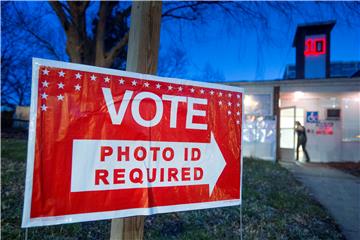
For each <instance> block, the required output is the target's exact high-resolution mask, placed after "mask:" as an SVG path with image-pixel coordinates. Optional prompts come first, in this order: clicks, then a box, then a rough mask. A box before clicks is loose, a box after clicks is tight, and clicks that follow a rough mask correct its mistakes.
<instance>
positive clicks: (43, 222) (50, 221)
mask: <svg viewBox="0 0 360 240" xmlns="http://www.w3.org/2000/svg"><path fill="white" fill-rule="evenodd" d="M41 66H48V67H55V68H67V69H71V70H81V71H89V72H90V71H91V72H95V73H100V74H102V73H103V74H112V75H120V76H126V77H130V78H140V79H144V80H149V81H151V80H154V81H160V82H164V83H174V84H178V83H179V82H181V84H184V85H191V86H198V87H206V88H215V89H221V90H227V91H234V92H239V93H241V96H242V99H241V101H242V102H243V101H244V90H243V89H242V88H239V87H234V86H229V85H223V84H216V83H208V82H198V81H191V80H184V79H176V78H166V77H158V76H153V75H148V74H140V73H133V72H126V71H121V70H115V69H108V68H101V67H94V66H89V65H83V64H76V63H68V62H60V61H54V60H46V59H40V58H33V59H32V85H31V104H30V118H29V138H28V148H27V165H26V178H25V194H24V195H25V197H24V205H23V206H24V207H23V218H22V225H21V226H22V227H23V228H27V227H36V226H48V225H55V224H64V223H75V222H85V221H96V220H105V219H113V218H122V217H129V216H135V215H145V216H147V215H152V214H157V213H167V212H179V211H189V210H200V209H207V208H215V207H227V206H236V205H241V198H242V194H241V189H242V172H243V156H242V152H243V151H240V152H241V156H240V161H241V168H240V198H239V199H233V200H225V201H224V200H222V201H211V202H202V203H191V204H179V205H171V206H161V207H152V208H135V209H127V210H116V211H106V212H92V213H81V214H69V215H62V216H55V217H54V216H53V217H39V218H30V211H31V197H32V183H33V172H34V156H35V139H36V119H37V99H38V84H39V83H38V79H39V69H40V67H41ZM242 111H243V109H242ZM242 122H244V114H242ZM241 126H242V124H241ZM241 133H242V131H241ZM242 146H243V140H242V138H241V147H242Z"/></svg>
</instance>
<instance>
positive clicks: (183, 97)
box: [22, 59, 243, 227]
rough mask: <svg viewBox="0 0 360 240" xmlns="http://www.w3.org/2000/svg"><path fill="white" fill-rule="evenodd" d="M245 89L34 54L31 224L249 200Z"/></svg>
mask: <svg viewBox="0 0 360 240" xmlns="http://www.w3.org/2000/svg"><path fill="white" fill-rule="evenodd" d="M242 99H243V93H242V90H241V89H239V88H236V87H231V86H226V85H218V84H212V83H204V82H194V81H187V80H182V79H170V78H162V77H157V76H150V75H145V74H137V73H130V72H124V71H118V70H112V69H105V68H98V67H91V66H85V65H79V64H71V63H64V62H56V61H49V60H43V59H34V60H33V76H32V95H31V107H30V127H29V143H28V158H27V172H26V189H25V200H24V212H23V223H22V226H23V227H31V226H44V225H51V224H61V223H71V222H80V221H91V220H100V219H111V218H119V217H127V216H135V215H150V214H156V213H165V212H175V211H186V210H193V209H204V208H213V207H223V206H232V205H238V204H240V203H241V170H242V156H241V124H242V112H243V110H242V106H243V105H242Z"/></svg>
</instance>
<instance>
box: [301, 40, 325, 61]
mask: <svg viewBox="0 0 360 240" xmlns="http://www.w3.org/2000/svg"><path fill="white" fill-rule="evenodd" d="M325 53H326V38H325V37H322V38H308V39H306V40H305V51H304V55H305V56H306V57H308V56H319V55H323V54H325Z"/></svg>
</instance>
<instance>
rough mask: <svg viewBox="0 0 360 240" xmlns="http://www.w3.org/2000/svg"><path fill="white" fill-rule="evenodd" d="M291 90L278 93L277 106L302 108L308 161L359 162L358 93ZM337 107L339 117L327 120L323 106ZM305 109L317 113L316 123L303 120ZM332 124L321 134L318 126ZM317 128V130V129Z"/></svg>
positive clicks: (359, 125)
mask: <svg viewBox="0 0 360 240" xmlns="http://www.w3.org/2000/svg"><path fill="white" fill-rule="evenodd" d="M294 95H295V93H294V92H286V93H282V94H281V95H280V101H281V107H282V108H283V107H296V108H302V109H303V110H304V116H302V119H303V121H302V124H303V125H304V126H305V128H306V129H307V139H308V141H307V150H308V152H309V155H310V158H311V161H312V162H344V161H352V162H360V138H357V137H356V136H358V135H360V95H359V93H358V92H335V93H316V92H312V93H309V92H304V93H303V96H302V97H301V98H300V99H299V98H297V99H296V98H295V96H294ZM335 108H339V109H340V119H339V120H327V117H326V113H327V109H335ZM306 112H318V114H319V121H320V123H311V122H307V121H306ZM324 125H325V126H326V125H329V126H332V127H329V129H331V130H332V132H331V134H329V133H327V134H324V133H321V129H323V127H322V126H324ZM319 129H320V130H319Z"/></svg>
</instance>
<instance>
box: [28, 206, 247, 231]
mask: <svg viewBox="0 0 360 240" xmlns="http://www.w3.org/2000/svg"><path fill="white" fill-rule="evenodd" d="M240 204H241V200H226V201H214V202H203V203H191V204H180V205H171V206H163V207H152V208H134V209H127V210H117V211H107V212H94V213H82V214H69V215H63V216H56V217H40V218H32V219H28V221H27V222H26V223H25V224H24V223H23V225H22V227H36V226H48V225H55V224H63V223H76V222H86V221H96V220H105V219H113V218H122V217H129V216H139V215H143V216H148V215H152V214H158V213H167V212H180V211H190V210H199V209H207V208H216V207H228V206H236V205H240Z"/></svg>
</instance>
